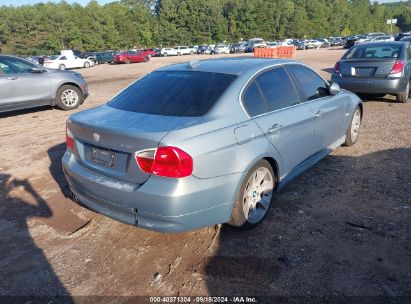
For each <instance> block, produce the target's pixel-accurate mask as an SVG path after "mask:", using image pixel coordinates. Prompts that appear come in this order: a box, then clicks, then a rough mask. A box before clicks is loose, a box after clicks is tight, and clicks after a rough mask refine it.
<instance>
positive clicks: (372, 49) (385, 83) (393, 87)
mask: <svg viewBox="0 0 411 304" xmlns="http://www.w3.org/2000/svg"><path fill="white" fill-rule="evenodd" d="M410 78H411V45H410V43H408V42H401V41H399V42H370V43H361V44H358V45H355V46H354V47H352V48H351V49H350V50H349V51H348V52H347V53H345V54H344V56H343V57H342V58H341V59H340V61H338V62H337V63H336V64H335V67H334V71H333V73H332V77H331V79H332V81H333V82H336V83H338V84H339V85H340V86H341V87H342V88H344V89H347V90H350V91H352V92H356V93H359V94H369V95H373V96H380V97H382V96H384V95H385V94H391V95H395V96H396V98H397V101H398V102H406V101H407V100H408V98H409V92H410Z"/></svg>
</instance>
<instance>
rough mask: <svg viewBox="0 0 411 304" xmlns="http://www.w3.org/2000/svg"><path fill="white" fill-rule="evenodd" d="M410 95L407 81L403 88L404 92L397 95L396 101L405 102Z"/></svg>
mask: <svg viewBox="0 0 411 304" xmlns="http://www.w3.org/2000/svg"><path fill="white" fill-rule="evenodd" d="M409 96H410V82H408V84H407V87H406V88H405V90H404V92H402V93H401V94H398V95H397V102H401V103H406V102H407V101H408V98H409Z"/></svg>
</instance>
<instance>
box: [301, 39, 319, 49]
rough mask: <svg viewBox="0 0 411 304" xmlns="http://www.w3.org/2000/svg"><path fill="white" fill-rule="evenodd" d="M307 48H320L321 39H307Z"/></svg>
mask: <svg viewBox="0 0 411 304" xmlns="http://www.w3.org/2000/svg"><path fill="white" fill-rule="evenodd" d="M304 42H305V48H306V49H319V48H320V47H321V45H322V42H321V41H318V40H314V39H310V40H305V41H304Z"/></svg>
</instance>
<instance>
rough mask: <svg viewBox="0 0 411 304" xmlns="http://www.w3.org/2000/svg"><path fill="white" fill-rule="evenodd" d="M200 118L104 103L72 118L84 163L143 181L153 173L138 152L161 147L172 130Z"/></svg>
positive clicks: (78, 149)
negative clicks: (138, 159) (142, 166)
mask: <svg viewBox="0 0 411 304" xmlns="http://www.w3.org/2000/svg"><path fill="white" fill-rule="evenodd" d="M195 120H196V117H191V118H190V117H170V116H161V115H149V114H143V113H136V112H129V111H123V110H118V109H114V108H111V107H109V106H106V105H104V106H101V107H98V108H94V109H90V110H86V111H83V112H80V113H77V114H74V115H72V116H71V117H70V120H69V122H68V128H69V129H70V131H71V132H72V133H73V136H74V138H75V139H76V153H78V157H79V159H80V160H81V162H82V164H83V165H85V166H86V167H89V168H91V169H93V170H94V171H97V172H99V173H101V174H104V175H108V176H111V177H114V178H118V179H121V180H124V181H127V182H131V183H136V184H142V183H144V182H145V181H146V180H147V179H148V178H149V176H150V175H149V174H147V173H145V172H143V171H142V170H141V169H140V168H139V166H138V165H137V162H136V160H135V158H134V153H135V152H136V151H141V150H145V149H151V148H157V147H158V145H159V143H160V142H161V139H162V138H163V137H164V136H165V135H167V134H168V133H169V132H170V131H172V130H175V129H179V128H182V127H184V126H185V125H187V124H192V123H193V122H194V121H195Z"/></svg>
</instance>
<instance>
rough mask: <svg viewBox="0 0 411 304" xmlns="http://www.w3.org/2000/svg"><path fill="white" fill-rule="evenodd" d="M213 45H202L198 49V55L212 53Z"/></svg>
mask: <svg viewBox="0 0 411 304" xmlns="http://www.w3.org/2000/svg"><path fill="white" fill-rule="evenodd" d="M211 51H212V50H211V47H210V46H209V45H207V44H203V45H200V46H199V47H198V49H197V54H198V55H208V54H211Z"/></svg>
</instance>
